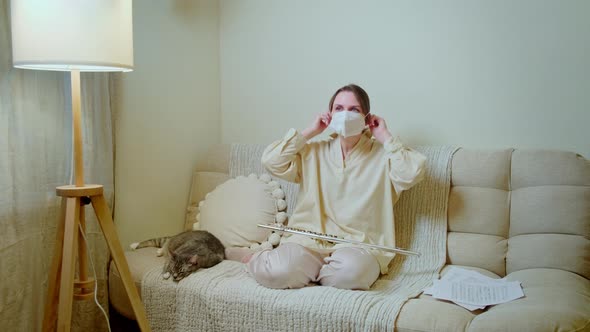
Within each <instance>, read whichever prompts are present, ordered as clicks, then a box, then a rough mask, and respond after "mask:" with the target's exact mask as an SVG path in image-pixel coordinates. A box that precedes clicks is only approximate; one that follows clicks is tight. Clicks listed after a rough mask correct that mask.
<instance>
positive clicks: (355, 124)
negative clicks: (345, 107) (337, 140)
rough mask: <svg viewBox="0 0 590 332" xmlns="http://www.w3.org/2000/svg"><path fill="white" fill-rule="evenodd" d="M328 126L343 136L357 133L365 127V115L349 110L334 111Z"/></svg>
mask: <svg viewBox="0 0 590 332" xmlns="http://www.w3.org/2000/svg"><path fill="white" fill-rule="evenodd" d="M328 127H330V128H331V129H332V130H334V131H335V132H336V133H338V135H341V136H343V137H349V136H354V135H358V134H360V133H362V132H363V129H365V117H364V116H363V115H362V114H360V113H357V112H351V111H339V112H334V113H333V114H332V121H330V125H329V126H328Z"/></svg>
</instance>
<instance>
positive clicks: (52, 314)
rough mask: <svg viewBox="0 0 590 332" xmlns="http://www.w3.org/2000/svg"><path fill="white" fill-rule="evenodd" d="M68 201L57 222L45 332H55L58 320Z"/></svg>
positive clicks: (62, 200)
mask: <svg viewBox="0 0 590 332" xmlns="http://www.w3.org/2000/svg"><path fill="white" fill-rule="evenodd" d="M66 201H67V199H66V198H65V197H63V198H62V199H61V210H60V214H59V220H58V221H57V232H56V240H55V247H54V248H55V249H54V250H53V260H52V261H51V268H50V270H49V278H48V280H47V286H48V287H49V288H48V290H47V300H46V301H45V313H44V315H43V330H42V331H43V332H50V331H55V321H56V319H57V304H58V299H59V298H58V295H59V283H60V276H61V273H60V272H61V254H62V251H63V244H64V227H65V226H64V225H65V222H66Z"/></svg>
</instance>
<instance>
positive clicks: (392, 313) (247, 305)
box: [142, 145, 456, 331]
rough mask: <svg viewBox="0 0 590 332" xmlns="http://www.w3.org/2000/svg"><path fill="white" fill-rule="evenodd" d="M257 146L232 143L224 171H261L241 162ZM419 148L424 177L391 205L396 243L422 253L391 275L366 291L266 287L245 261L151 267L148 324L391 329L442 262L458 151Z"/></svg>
mask: <svg viewBox="0 0 590 332" xmlns="http://www.w3.org/2000/svg"><path fill="white" fill-rule="evenodd" d="M263 148H264V147H262V146H244V145H235V146H234V147H232V159H236V158H237V160H239V162H238V163H234V167H232V165H231V164H230V169H232V171H230V173H233V174H232V175H234V176H235V175H247V174H249V173H252V172H254V173H260V171H261V169H259V168H256V167H252V166H245V165H246V164H248V163H244V161H245V160H246V159H251V162H252V163H258V164H259V163H260V155H261V153H262V149H263ZM417 150H419V151H420V152H422V153H423V154H424V155H426V157H427V159H428V162H427V173H426V177H425V179H424V180H423V181H422V182H421V183H420V184H418V185H417V186H415V187H414V188H412V189H411V190H409V191H407V192H405V193H403V194H402V196H401V199H400V200H399V201H398V203H397V204H396V206H395V220H396V225H395V226H396V227H395V229H396V237H397V245H398V246H399V247H405V248H408V249H410V250H413V251H418V252H420V253H422V256H421V257H414V256H401V255H397V256H396V258H395V259H394V260H393V262H392V266H391V269H390V273H389V274H388V275H385V276H381V277H380V278H379V279H378V280H377V281H376V282H375V284H374V285H373V287H372V288H371V289H370V290H368V291H351V290H342V289H336V288H332V287H321V286H311V287H306V288H303V289H296V290H290V289H288V290H276V289H268V288H265V287H262V286H260V285H258V284H257V283H256V281H255V280H254V279H253V278H252V277H251V276H249V275H248V273H247V272H246V270H245V266H244V264H241V263H238V262H233V261H223V262H222V263H220V264H218V265H216V266H215V267H213V268H210V269H204V270H199V271H197V272H196V273H193V274H192V275H191V276H189V277H188V278H185V279H184V280H183V281H181V282H179V283H174V282H173V281H171V280H163V279H162V276H161V268H158V269H154V270H152V271H149V272H148V273H146V274H145V276H144V278H143V281H142V298H143V301H144V303H145V306H146V310H147V315H148V319H149V321H150V324H151V326H152V329H153V330H154V331H385V330H387V331H393V330H394V326H395V320H396V318H397V315H398V313H399V311H400V309H401V307H402V305H403V304H404V303H405V302H406V301H407V300H408V299H410V298H413V297H416V296H418V295H419V294H420V293H421V291H422V290H423V289H424V288H425V287H427V286H429V285H430V284H431V282H432V280H433V279H436V278H438V273H439V271H440V269H441V268H442V267H443V265H444V263H445V260H446V235H447V203H448V202H447V200H448V194H449V187H450V165H451V163H450V161H451V157H452V155H453V153H454V151H455V150H456V149H455V148H452V147H440V148H439V147H437V148H433V147H425V148H418V149H417ZM242 152H244V153H242ZM244 158H246V159H244ZM236 164H237V165H240V166H238V167H235V165H236ZM239 168H241V171H240V172H238V171H239V170H238V169H239ZM283 185H284V183H283ZM286 191H289V189H286Z"/></svg>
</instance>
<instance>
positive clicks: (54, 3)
mask: <svg viewBox="0 0 590 332" xmlns="http://www.w3.org/2000/svg"><path fill="white" fill-rule="evenodd" d="M10 5H11V23H12V63H13V65H14V67H17V68H25V69H38V70H58V71H69V70H80V71H94V72H95V71H131V70H133V19H132V1H131V0H12V1H11V4H10Z"/></svg>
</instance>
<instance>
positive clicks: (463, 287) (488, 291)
mask: <svg viewBox="0 0 590 332" xmlns="http://www.w3.org/2000/svg"><path fill="white" fill-rule="evenodd" d="M424 294H426V295H431V296H432V297H434V298H438V299H443V300H449V301H452V302H454V303H456V304H457V305H460V306H462V307H464V308H466V309H468V310H471V311H473V310H476V309H483V308H485V307H486V306H487V305H493V304H499V303H504V302H508V301H512V300H515V299H517V298H520V297H522V296H524V293H523V292H522V288H521V286H520V283H519V282H518V281H513V282H508V281H506V280H505V279H494V278H490V277H487V276H484V275H483V274H481V273H478V272H475V271H471V270H467V269H462V268H458V267H452V268H451V269H449V270H448V271H447V273H445V275H444V276H443V277H442V278H441V279H440V280H434V281H433V285H432V286H431V287H428V288H426V289H424Z"/></svg>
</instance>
